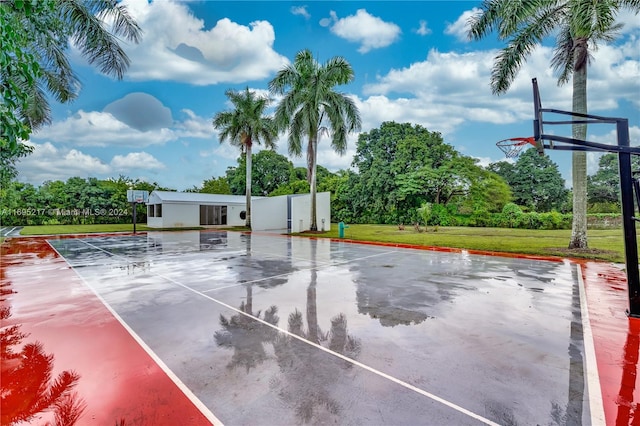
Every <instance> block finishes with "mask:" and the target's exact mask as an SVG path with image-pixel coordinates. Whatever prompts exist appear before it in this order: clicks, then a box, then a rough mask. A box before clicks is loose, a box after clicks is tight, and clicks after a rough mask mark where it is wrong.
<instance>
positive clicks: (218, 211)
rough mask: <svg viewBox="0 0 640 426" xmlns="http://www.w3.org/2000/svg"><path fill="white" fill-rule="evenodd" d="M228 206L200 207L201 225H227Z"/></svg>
mask: <svg viewBox="0 0 640 426" xmlns="http://www.w3.org/2000/svg"><path fill="white" fill-rule="evenodd" d="M226 224H227V206H203V205H201V206H200V225H226Z"/></svg>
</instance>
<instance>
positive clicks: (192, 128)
mask: <svg viewBox="0 0 640 426" xmlns="http://www.w3.org/2000/svg"><path fill="white" fill-rule="evenodd" d="M181 112H182V113H183V114H184V115H186V116H187V118H186V119H185V120H183V121H180V122H178V123H176V124H175V134H176V136H177V137H190V138H201V139H212V138H213V137H214V135H215V129H214V128H213V124H212V123H211V117H200V116H199V115H196V113H194V112H193V111H191V110H190V109H186V108H185V109H183V110H182V111H181Z"/></svg>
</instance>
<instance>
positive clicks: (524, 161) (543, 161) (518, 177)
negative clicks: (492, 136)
mask: <svg viewBox="0 0 640 426" xmlns="http://www.w3.org/2000/svg"><path fill="white" fill-rule="evenodd" d="M490 168H493V169H495V170H497V171H499V172H502V171H506V173H505V176H503V178H504V179H505V180H506V181H507V183H508V184H509V186H510V187H511V189H512V191H513V200H514V202H515V203H516V204H518V205H521V206H526V207H528V208H530V209H532V210H535V211H537V212H548V211H551V210H560V209H561V208H562V206H563V204H564V203H565V200H566V196H567V189H566V188H565V186H564V183H565V182H564V179H563V178H562V175H561V174H560V171H559V170H558V165H557V164H556V163H554V162H553V161H551V159H550V158H549V156H548V155H544V156H541V155H539V154H538V152H537V150H535V149H532V148H530V149H527V150H526V151H524V152H523V153H522V154H520V156H519V157H518V161H516V163H515V164H514V165H513V168H509V167H505V166H504V165H501V166H495V165H492V166H490Z"/></svg>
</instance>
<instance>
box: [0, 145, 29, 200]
mask: <svg viewBox="0 0 640 426" xmlns="http://www.w3.org/2000/svg"><path fill="white" fill-rule="evenodd" d="M32 151H33V147H31V146H29V145H24V144H17V145H15V146H14V147H10V146H9V143H8V142H7V141H6V140H4V139H1V138H0V207H4V208H11V207H12V205H11V204H10V203H9V202H8V200H9V198H10V194H9V192H8V189H9V188H10V183H11V182H12V181H13V180H14V179H15V178H16V177H17V176H18V170H17V169H16V162H18V160H19V159H20V158H22V157H26V156H27V155H29V154H30V153H31V152H32Z"/></svg>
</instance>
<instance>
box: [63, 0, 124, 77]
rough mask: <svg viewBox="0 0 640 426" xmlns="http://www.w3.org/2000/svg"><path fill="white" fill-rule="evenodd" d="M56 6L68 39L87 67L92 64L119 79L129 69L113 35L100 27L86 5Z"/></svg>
mask: <svg viewBox="0 0 640 426" xmlns="http://www.w3.org/2000/svg"><path fill="white" fill-rule="evenodd" d="M59 7H60V13H61V15H62V16H63V17H64V21H65V22H66V23H67V25H69V28H70V30H71V39H72V40H73V42H74V44H75V45H76V46H77V47H78V49H79V50H80V52H81V54H82V56H83V57H84V58H85V59H86V60H87V61H88V62H89V64H92V65H93V64H96V65H97V66H98V68H99V69H100V71H102V72H103V73H105V74H107V75H111V76H115V77H116V78H118V79H122V78H123V77H124V73H125V71H126V70H127V68H128V67H129V63H130V60H129V57H128V56H127V54H126V53H125V52H124V50H123V49H122V47H120V45H119V44H118V41H117V39H116V38H115V36H114V35H112V34H111V33H109V32H108V31H107V30H106V29H105V28H104V25H103V23H102V21H101V20H100V18H99V17H98V16H96V15H94V14H93V13H91V10H90V9H89V8H88V7H87V3H85V2H81V1H78V0H64V1H61V2H60V3H59ZM104 13H107V12H106V11H105V12H104Z"/></svg>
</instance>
